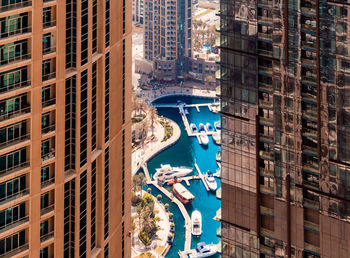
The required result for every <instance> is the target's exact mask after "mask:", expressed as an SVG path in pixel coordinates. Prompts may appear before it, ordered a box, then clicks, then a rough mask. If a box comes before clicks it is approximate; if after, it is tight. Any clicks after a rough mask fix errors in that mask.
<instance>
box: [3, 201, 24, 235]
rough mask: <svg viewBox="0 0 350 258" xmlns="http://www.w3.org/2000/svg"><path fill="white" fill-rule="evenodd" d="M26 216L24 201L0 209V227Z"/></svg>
mask: <svg viewBox="0 0 350 258" xmlns="http://www.w3.org/2000/svg"><path fill="white" fill-rule="evenodd" d="M25 218H26V203H25V202H23V203H21V204H18V205H15V206H12V207H9V208H7V209H5V210H2V211H0V229H3V228H5V227H7V226H10V225H11V224H14V223H16V222H18V221H21V220H23V219H25Z"/></svg>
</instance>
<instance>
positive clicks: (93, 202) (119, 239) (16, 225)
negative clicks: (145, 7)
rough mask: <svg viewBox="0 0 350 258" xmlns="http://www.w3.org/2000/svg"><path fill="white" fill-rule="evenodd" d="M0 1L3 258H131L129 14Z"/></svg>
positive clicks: (103, 7)
mask: <svg viewBox="0 0 350 258" xmlns="http://www.w3.org/2000/svg"><path fill="white" fill-rule="evenodd" d="M5 2H6V1H3V2H2V4H0V19H1V23H2V25H3V26H2V27H1V36H0V48H1V66H0V76H1V78H0V80H1V81H0V89H1V90H0V91H1V93H0V103H1V107H0V117H1V118H0V134H1V140H0V141H1V142H0V166H1V168H0V192H1V193H0V256H1V257H109V256H110V257H130V237H129V231H130V193H129V192H130V178H131V176H130V173H131V171H130V169H131V168H130V167H131V160H130V157H131V150H130V142H131V130H130V125H131V122H130V112H131V107H130V101H129V100H130V99H131V6H130V5H128V4H127V3H125V2H126V1H114V0H78V1H74V0H66V1H45V0H44V1H43V0H35V1H25V0H22V1H17V3H16V4H10V3H5ZM68 10H70V11H68ZM18 41H20V43H18ZM15 44H16V45H18V44H21V45H20V46H19V47H17V46H13V45H15ZM9 214H10V215H9ZM9 237H11V239H12V240H10V238H9ZM14 239H17V240H14Z"/></svg>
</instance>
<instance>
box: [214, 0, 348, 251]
mask: <svg viewBox="0 0 350 258" xmlns="http://www.w3.org/2000/svg"><path fill="white" fill-rule="evenodd" d="M220 5H221V6H220V16H221V27H220V31H221V98H222V127H223V129H222V155H221V156H222V243H223V246H222V247H223V257H258V256H259V257H260V256H261V257H321V256H322V257H349V255H350V238H349V235H350V223H349V221H350V220H349V218H350V194H349V191H350V176H349V175H350V160H349V153H350V152H349V149H350V144H349V141H350V128H349V127H350V106H349V105H350V77H349V76H350V73H349V72H350V70H349V65H350V58H349V57H350V56H349V53H348V42H347V41H348V40H349V37H348V34H349V30H348V28H347V27H348V12H349V15H350V9H349V8H350V2H347V1H337V2H333V1H322V0H320V1H316V0H308V1H306V0H289V1H286V0H253V1H248V0H221V3H220Z"/></svg>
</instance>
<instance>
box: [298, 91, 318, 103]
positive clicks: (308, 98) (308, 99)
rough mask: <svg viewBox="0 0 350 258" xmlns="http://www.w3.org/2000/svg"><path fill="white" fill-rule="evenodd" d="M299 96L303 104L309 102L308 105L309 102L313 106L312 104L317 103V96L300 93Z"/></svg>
mask: <svg viewBox="0 0 350 258" xmlns="http://www.w3.org/2000/svg"><path fill="white" fill-rule="evenodd" d="M301 96H302V97H303V100H304V102H309V103H310V102H311V103H312V104H313V103H316V101H317V96H315V95H313V94H310V93H307V92H302V93H301Z"/></svg>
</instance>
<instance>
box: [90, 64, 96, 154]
mask: <svg viewBox="0 0 350 258" xmlns="http://www.w3.org/2000/svg"><path fill="white" fill-rule="evenodd" d="M96 103H97V63H93V64H92V85H91V151H94V150H95V149H96V142H97V138H96V130H97V128H96V126H97V122H96V121H97V104H96Z"/></svg>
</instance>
